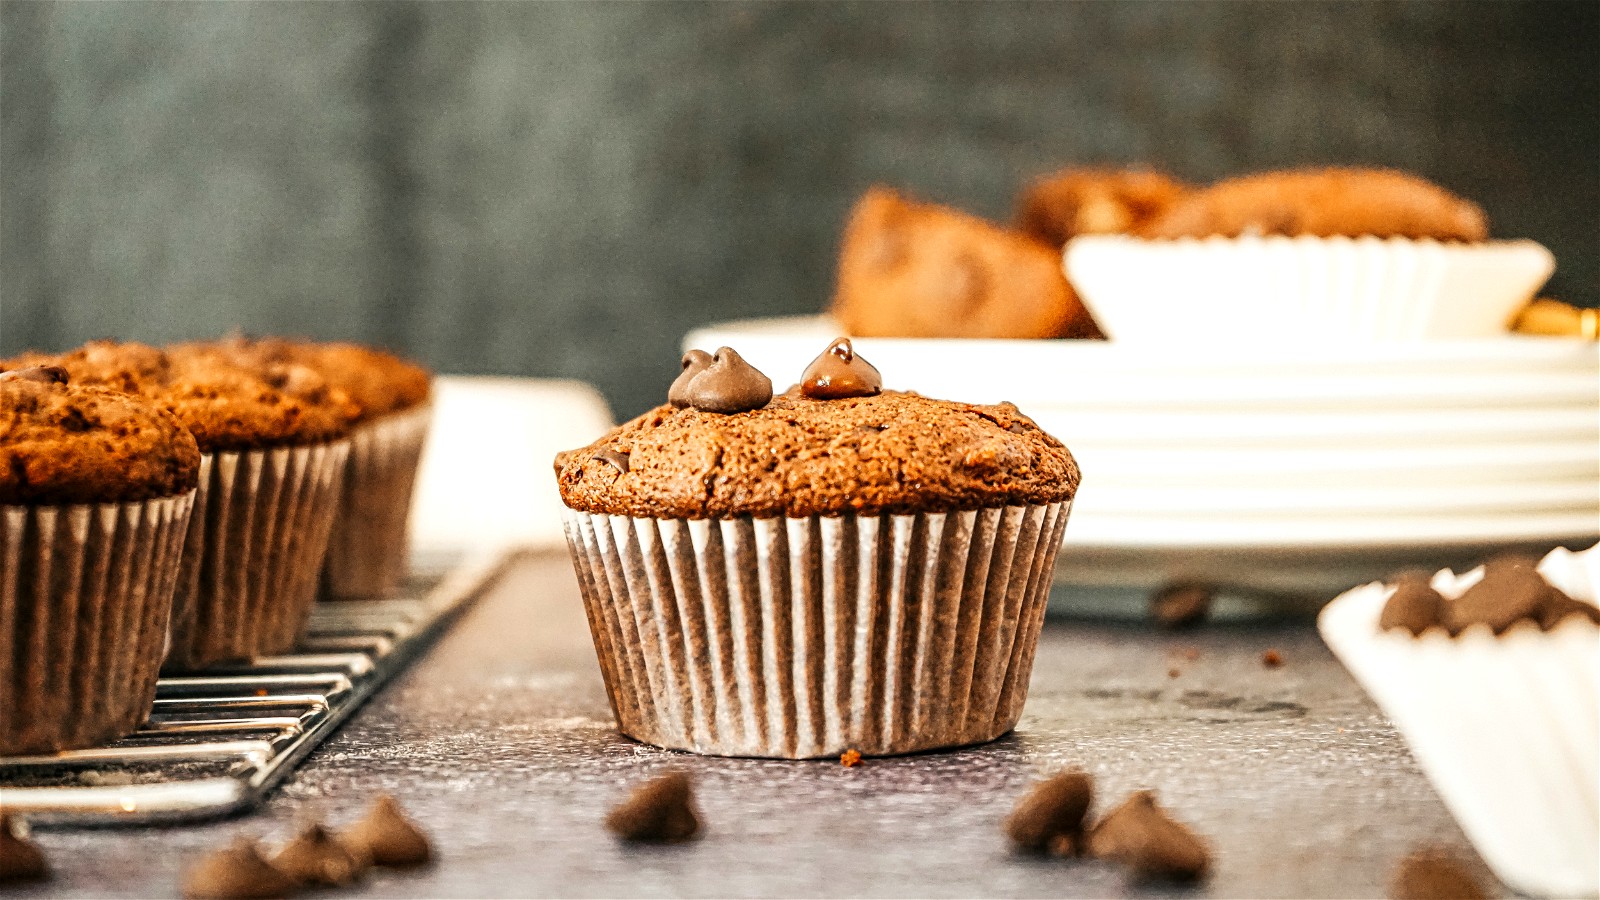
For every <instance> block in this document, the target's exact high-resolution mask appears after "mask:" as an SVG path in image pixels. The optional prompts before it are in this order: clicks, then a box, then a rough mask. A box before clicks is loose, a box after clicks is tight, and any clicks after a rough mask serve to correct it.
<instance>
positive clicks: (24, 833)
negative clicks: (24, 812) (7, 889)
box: [0, 816, 50, 884]
mask: <svg viewBox="0 0 1600 900" xmlns="http://www.w3.org/2000/svg"><path fill="white" fill-rule="evenodd" d="M49 877H50V863H49V861H48V860H46V859H45V856H44V851H43V850H41V849H39V845H38V844H35V843H34V842H33V841H31V840H29V839H28V826H27V825H26V824H24V823H23V822H22V820H20V819H16V818H13V817H12V816H3V817H0V884H8V883H10V884H15V883H20V882H25V881H43V880H45V879H46V878H49Z"/></svg>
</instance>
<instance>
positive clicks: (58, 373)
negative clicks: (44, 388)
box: [0, 366, 67, 384]
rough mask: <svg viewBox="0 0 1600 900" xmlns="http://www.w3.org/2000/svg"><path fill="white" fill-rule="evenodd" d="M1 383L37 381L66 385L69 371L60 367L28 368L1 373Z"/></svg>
mask: <svg viewBox="0 0 1600 900" xmlns="http://www.w3.org/2000/svg"><path fill="white" fill-rule="evenodd" d="M0 381H37V382H39V383H40V384H66V383H67V370H66V369H63V368H61V367H60V366H28V367H27V368H25V369H12V370H11V371H9V372H0Z"/></svg>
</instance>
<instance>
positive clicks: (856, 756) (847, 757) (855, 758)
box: [839, 750, 861, 769]
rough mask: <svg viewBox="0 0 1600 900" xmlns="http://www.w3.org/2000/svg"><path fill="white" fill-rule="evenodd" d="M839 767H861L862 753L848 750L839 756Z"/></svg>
mask: <svg viewBox="0 0 1600 900" xmlns="http://www.w3.org/2000/svg"><path fill="white" fill-rule="evenodd" d="M839 765H841V766H844V767H845V768H846V769H853V768H855V767H856V766H859V765H861V751H860V750H846V751H845V752H843V753H841V754H839Z"/></svg>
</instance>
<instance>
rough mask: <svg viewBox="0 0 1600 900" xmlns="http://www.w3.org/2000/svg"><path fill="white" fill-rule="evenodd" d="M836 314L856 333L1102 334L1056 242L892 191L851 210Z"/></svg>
mask: <svg viewBox="0 0 1600 900" xmlns="http://www.w3.org/2000/svg"><path fill="white" fill-rule="evenodd" d="M831 311H832V314H833V316H834V318H836V319H837V320H838V322H839V323H840V325H842V326H843V327H844V329H845V330H846V331H848V332H849V333H850V334H851V335H853V336H856V337H969V338H1050V337H1086V336H1092V335H1093V334H1095V333H1096V332H1095V330H1094V323H1093V321H1091V320H1090V319H1089V318H1088V316H1087V314H1086V313H1085V312H1084V309H1083V306H1082V304H1080V303H1079V302H1078V298H1077V296H1076V295H1075V294H1074V293H1073V291H1072V288H1071V287H1069V286H1068V285H1067V281H1066V278H1065V277H1064V276H1063V275H1062V272H1061V257H1060V251H1059V247H1056V246H1052V245H1050V244H1047V243H1045V242H1042V241H1040V240H1038V239H1036V238H1034V237H1031V236H1029V235H1026V234H1022V233H1020V232H1015V231H1010V230H1008V229H1005V228H1002V227H1000V226H997V225H994V224H991V223H989V222H986V221H984V220H982V219H979V218H977V217H976V216H971V215H968V214H966V213H963V212H960V211H958V210H955V209H951V208H949V207H944V206H937V205H934V204H931V203H920V202H917V201H914V200H911V199H909V198H907V197H905V196H902V195H901V194H899V193H897V192H895V191H893V190H890V189H889V188H885V187H875V188H872V189H871V190H869V191H868V192H867V193H866V194H865V195H864V196H863V197H862V198H861V199H860V200H859V201H857V202H856V205H855V208H854V209H853V210H852V211H851V213H850V220H849V222H848V224H847V225H846V226H845V230H844V237H843V240H842V242H841V245H840V248H839V268H838V278H837V284H836V287H835V291H834V296H833V305H832V310H831Z"/></svg>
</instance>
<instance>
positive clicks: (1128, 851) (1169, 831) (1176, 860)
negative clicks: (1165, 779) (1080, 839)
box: [1088, 791, 1211, 881]
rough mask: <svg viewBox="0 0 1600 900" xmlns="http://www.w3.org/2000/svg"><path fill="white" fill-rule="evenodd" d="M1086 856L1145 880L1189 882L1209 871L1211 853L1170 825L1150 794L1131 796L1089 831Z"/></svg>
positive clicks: (1181, 827) (1185, 830) (1179, 825)
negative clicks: (1108, 861)
mask: <svg viewBox="0 0 1600 900" xmlns="http://www.w3.org/2000/svg"><path fill="white" fill-rule="evenodd" d="M1088 847H1089V855H1090V856H1094V857H1097V858H1099V859H1107V860H1111V861H1112V862H1117V863H1121V864H1123V865H1125V866H1127V867H1129V868H1130V869H1132V870H1133V871H1134V872H1135V873H1137V874H1138V875H1140V876H1142V877H1146V878H1166V879H1172V880H1174V881H1192V880H1194V879H1197V878H1201V877H1203V876H1204V875H1205V874H1206V872H1207V870H1208V869H1209V868H1210V866H1211V853H1210V851H1209V850H1207V849H1206V845H1205V843H1204V842H1203V841H1201V840H1200V838H1199V837H1197V836H1196V835H1195V833H1194V832H1192V831H1190V830H1189V829H1188V828H1187V827H1186V826H1184V825H1183V824H1182V823H1180V822H1177V821H1175V820H1174V819H1172V818H1171V817H1169V816H1168V815H1167V814H1166V811H1165V810H1163V809H1162V808H1161V807H1160V806H1159V805H1157V803H1156V798H1155V794H1153V793H1151V792H1150V791H1136V792H1134V793H1133V794H1132V795H1130V796H1129V797H1128V799H1127V800H1124V801H1123V803H1122V805H1121V806H1119V807H1117V808H1116V809H1114V810H1112V811H1111V812H1109V813H1107V814H1106V815H1105V816H1104V817H1102V818H1101V819H1100V821H1099V822H1098V823H1096V824H1095V826H1094V829H1093V830H1092V831H1090V832H1089V843H1088Z"/></svg>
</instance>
